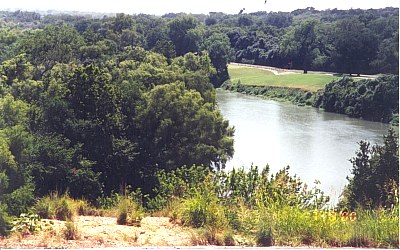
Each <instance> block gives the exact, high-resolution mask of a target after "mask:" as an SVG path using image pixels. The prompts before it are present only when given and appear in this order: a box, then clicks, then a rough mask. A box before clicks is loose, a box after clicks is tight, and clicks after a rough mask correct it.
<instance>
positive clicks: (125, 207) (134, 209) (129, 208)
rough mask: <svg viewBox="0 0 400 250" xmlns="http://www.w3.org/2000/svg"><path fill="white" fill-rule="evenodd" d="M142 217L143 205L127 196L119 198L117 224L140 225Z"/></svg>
mask: <svg viewBox="0 0 400 250" xmlns="http://www.w3.org/2000/svg"><path fill="white" fill-rule="evenodd" d="M143 217H144V211H143V207H142V206H141V205H140V203H139V202H138V201H135V200H133V199H131V198H129V197H124V198H122V199H121V200H120V202H119V204H118V206H117V224H118V225H130V226H140V222H141V220H142V219H143Z"/></svg>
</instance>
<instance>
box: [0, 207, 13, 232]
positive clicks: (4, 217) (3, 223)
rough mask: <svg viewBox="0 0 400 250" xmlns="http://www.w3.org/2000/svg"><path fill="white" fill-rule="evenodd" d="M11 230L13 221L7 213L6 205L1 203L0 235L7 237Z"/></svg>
mask: <svg viewBox="0 0 400 250" xmlns="http://www.w3.org/2000/svg"><path fill="white" fill-rule="evenodd" d="M10 228H11V220H10V217H9V216H8V214H7V212H6V205H4V204H2V203H1V202H0V235H3V236H5V235H7V234H8V233H9V230H10Z"/></svg>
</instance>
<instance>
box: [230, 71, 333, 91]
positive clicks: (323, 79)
mask: <svg viewBox="0 0 400 250" xmlns="http://www.w3.org/2000/svg"><path fill="white" fill-rule="evenodd" d="M228 70H229V75H230V77H231V81H232V83H234V84H235V83H237V82H238V81H239V80H240V83H241V84H243V85H253V86H277V87H289V88H302V89H305V90H310V91H316V90H318V89H323V88H324V87H325V85H326V84H327V83H329V82H331V81H332V80H336V79H339V78H338V77H335V76H331V75H325V74H288V75H274V73H272V72H271V71H269V70H263V69H257V68H247V67H242V66H237V65H229V67H228Z"/></svg>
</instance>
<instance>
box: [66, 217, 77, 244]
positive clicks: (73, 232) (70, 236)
mask: <svg viewBox="0 0 400 250" xmlns="http://www.w3.org/2000/svg"><path fill="white" fill-rule="evenodd" d="M64 238H65V239H66V240H78V239H79V231H78V226H76V225H75V223H74V222H73V221H70V220H69V221H67V222H66V223H65V229H64Z"/></svg>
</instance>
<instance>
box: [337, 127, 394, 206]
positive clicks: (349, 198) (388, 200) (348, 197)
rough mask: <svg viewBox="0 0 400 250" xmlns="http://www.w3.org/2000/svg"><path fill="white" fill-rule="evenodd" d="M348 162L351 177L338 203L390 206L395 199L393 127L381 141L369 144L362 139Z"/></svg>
mask: <svg viewBox="0 0 400 250" xmlns="http://www.w3.org/2000/svg"><path fill="white" fill-rule="evenodd" d="M359 145H360V149H359V151H358V152H357V153H356V156H355V157H353V158H352V159H351V160H350V162H351V163H352V164H353V169H352V174H353V176H352V177H348V180H349V184H348V185H347V186H346V188H345V191H344V193H343V199H342V201H341V205H347V206H350V207H351V208H356V207H363V208H379V207H385V208H391V207H392V205H394V204H395V203H396V202H398V200H397V201H396V199H398V191H399V190H398V189H399V146H398V138H397V135H396V133H395V132H394V130H393V129H389V131H388V134H387V135H385V136H384V144H383V145H375V146H373V147H371V146H370V144H369V142H365V141H361V142H360V143H359Z"/></svg>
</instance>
